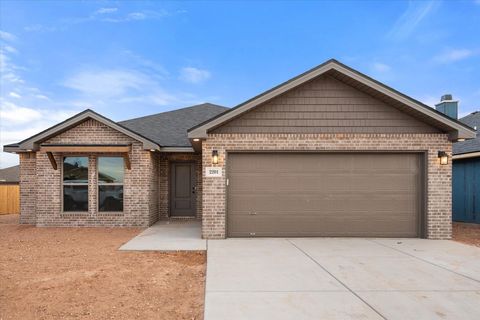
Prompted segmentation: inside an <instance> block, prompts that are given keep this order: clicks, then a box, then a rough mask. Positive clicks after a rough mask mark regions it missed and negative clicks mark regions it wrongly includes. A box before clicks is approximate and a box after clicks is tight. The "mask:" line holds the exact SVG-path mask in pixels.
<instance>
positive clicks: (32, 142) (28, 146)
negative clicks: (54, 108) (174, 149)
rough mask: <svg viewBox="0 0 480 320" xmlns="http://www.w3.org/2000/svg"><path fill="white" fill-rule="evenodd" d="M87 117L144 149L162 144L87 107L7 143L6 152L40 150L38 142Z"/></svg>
mask: <svg viewBox="0 0 480 320" xmlns="http://www.w3.org/2000/svg"><path fill="white" fill-rule="evenodd" d="M87 119H94V120H96V121H98V122H100V123H103V124H105V125H107V126H109V127H111V128H112V129H115V130H117V131H119V132H121V133H123V134H125V135H127V136H129V137H132V138H133V139H135V140H138V141H140V142H142V143H143V148H144V149H159V148H160V146H159V145H158V144H157V143H156V142H154V141H152V140H150V139H148V138H146V137H144V136H142V135H140V134H138V133H136V132H134V131H132V130H130V129H128V128H126V127H124V126H122V125H120V124H118V123H116V122H114V121H112V120H110V119H108V118H106V117H104V116H102V115H101V114H98V113H96V112H95V111H93V110H90V109H87V110H85V111H82V112H80V113H78V114H76V115H74V116H73V117H71V118H68V119H67V120H65V121H62V122H60V123H59V124H57V125H54V126H53V127H50V128H48V129H46V130H44V131H42V132H40V133H38V134H36V135H34V136H32V137H30V138H28V139H25V140H23V141H21V142H19V143H15V144H9V145H5V146H4V147H3V149H4V151H6V152H16V151H36V150H38V147H39V146H38V144H39V143H40V142H42V141H45V140H47V139H49V138H50V137H53V136H56V135H58V134H60V133H62V132H64V131H67V130H68V129H71V128H73V127H75V126H77V125H78V124H80V123H82V122H84V121H86V120H87Z"/></svg>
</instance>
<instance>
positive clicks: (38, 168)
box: [20, 119, 159, 226]
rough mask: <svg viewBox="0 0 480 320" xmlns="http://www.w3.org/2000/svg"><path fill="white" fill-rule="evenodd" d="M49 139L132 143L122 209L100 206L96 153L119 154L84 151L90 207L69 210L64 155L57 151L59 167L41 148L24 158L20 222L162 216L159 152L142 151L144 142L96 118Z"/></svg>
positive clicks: (129, 222) (133, 220) (134, 222)
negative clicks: (66, 209) (107, 210)
mask: <svg viewBox="0 0 480 320" xmlns="http://www.w3.org/2000/svg"><path fill="white" fill-rule="evenodd" d="M44 143H51V144H62V143H64V144H68V143H72V144H131V145H132V147H131V151H130V153H129V156H130V160H131V170H128V169H127V168H125V176H124V210H123V212H121V213H102V212H98V210H97V206H98V204H97V191H98V190H97V189H98V187H97V158H98V157H99V156H102V155H109V156H111V155H114V154H110V153H109V154H101V153H91V154H88V155H85V154H82V155H83V156H88V158H89V176H90V179H89V181H90V182H89V188H88V192H89V210H88V212H81V213H69V212H65V213H64V212H62V196H63V195H62V169H61V166H62V157H63V156H64V155H62V154H60V153H54V157H55V159H56V161H57V164H58V166H59V168H58V170H54V169H53V168H52V166H51V164H50V161H49V160H48V157H47V155H46V153H43V152H37V153H36V154H34V155H35V157H34V158H33V159H27V158H26V156H24V155H23V154H22V155H21V158H20V159H21V160H20V164H21V174H20V175H21V184H20V186H21V187H20V188H21V191H20V192H21V217H20V220H21V221H23V222H24V223H32V224H33V223H36V224H37V225H38V226H148V225H150V224H152V223H153V222H155V221H156V220H157V219H158V211H159V210H158V201H157V198H158V187H159V184H158V159H159V155H158V154H157V153H152V152H150V151H147V150H143V148H142V144H141V143H140V142H138V141H136V140H134V139H132V138H130V137H128V136H126V135H124V134H123V133H120V132H118V131H116V130H113V129H111V128H110V127H108V126H106V125H104V124H102V123H100V122H98V121H95V120H92V119H90V120H87V121H85V122H83V123H81V124H79V125H78V126H76V127H74V128H72V129H70V130H68V131H65V132H63V133H61V134H59V135H57V136H55V137H53V138H51V139H49V140H48V141H45V142H44ZM65 155H80V154H72V153H69V154H65ZM119 156H121V155H119ZM35 216H36V218H35Z"/></svg>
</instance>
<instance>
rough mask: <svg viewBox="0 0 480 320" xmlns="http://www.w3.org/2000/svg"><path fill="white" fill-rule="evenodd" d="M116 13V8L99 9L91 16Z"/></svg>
mask: <svg viewBox="0 0 480 320" xmlns="http://www.w3.org/2000/svg"><path fill="white" fill-rule="evenodd" d="M117 11H118V8H100V9H98V10H97V11H95V12H94V13H93V14H106V13H113V12H117Z"/></svg>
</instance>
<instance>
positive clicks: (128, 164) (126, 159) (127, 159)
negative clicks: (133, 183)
mask: <svg viewBox="0 0 480 320" xmlns="http://www.w3.org/2000/svg"><path fill="white" fill-rule="evenodd" d="M123 162H124V163H125V167H127V169H128V170H130V169H132V163H131V162H130V157H129V155H128V152H127V153H125V154H124V155H123Z"/></svg>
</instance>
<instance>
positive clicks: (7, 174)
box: [0, 166, 20, 183]
mask: <svg viewBox="0 0 480 320" xmlns="http://www.w3.org/2000/svg"><path fill="white" fill-rule="evenodd" d="M19 181H20V166H13V167H8V168H4V169H0V183H2V182H19Z"/></svg>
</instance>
